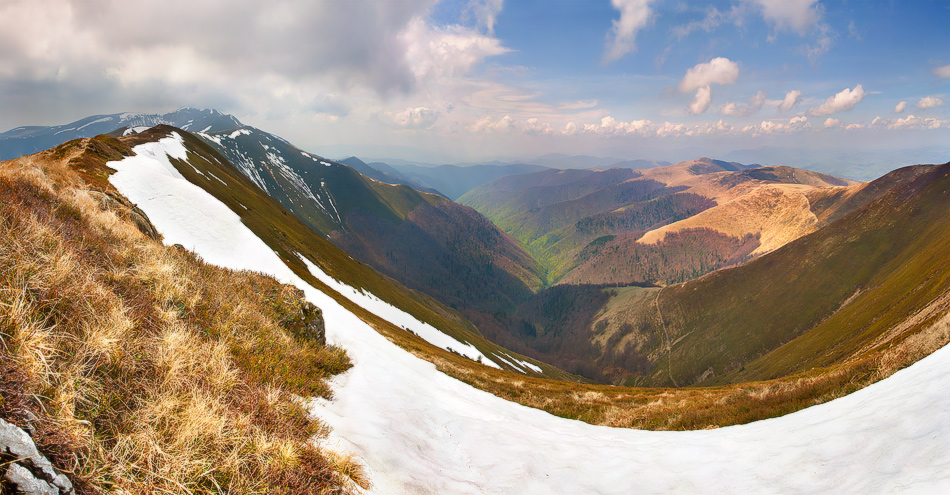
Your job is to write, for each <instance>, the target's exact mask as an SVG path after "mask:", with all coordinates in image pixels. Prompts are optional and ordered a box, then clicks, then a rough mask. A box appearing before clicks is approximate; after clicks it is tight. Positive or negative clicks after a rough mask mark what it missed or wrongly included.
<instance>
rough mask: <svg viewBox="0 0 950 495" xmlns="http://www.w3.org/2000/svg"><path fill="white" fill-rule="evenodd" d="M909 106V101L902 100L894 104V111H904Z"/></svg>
mask: <svg viewBox="0 0 950 495" xmlns="http://www.w3.org/2000/svg"><path fill="white" fill-rule="evenodd" d="M906 108H907V102H906V101H902V102H900V103H898V104H897V105H895V106H894V113H904V109H906Z"/></svg>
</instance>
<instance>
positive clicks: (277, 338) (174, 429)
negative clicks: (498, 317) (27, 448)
mask: <svg viewBox="0 0 950 495" xmlns="http://www.w3.org/2000/svg"><path fill="white" fill-rule="evenodd" d="M74 143H76V142H74ZM131 153H132V150H131V149H129V147H128V146H126V145H124V144H122V143H121V142H119V141H118V140H115V139H108V138H104V139H100V140H99V141H90V142H87V143H86V144H85V145H66V146H63V147H60V148H58V149H54V150H51V151H48V152H44V153H41V154H38V155H32V156H28V157H24V158H20V159H17V160H13V161H7V162H2V163H0V197H2V198H3V200H2V201H0V253H2V254H0V344H2V345H0V419H2V420H3V421H4V422H8V423H9V424H10V425H15V426H16V427H22V428H24V430H20V431H26V432H28V433H29V435H27V433H23V434H22V436H23V437H26V438H27V439H31V437H32V440H34V441H36V444H37V447H38V449H39V451H40V452H41V453H42V454H44V455H45V456H46V457H48V458H49V459H50V461H51V462H52V464H53V466H55V468H57V469H58V470H59V472H60V473H66V474H68V478H69V480H70V482H71V484H72V486H73V488H75V490H76V493H81V494H93V493H113V492H123V493H151V492H164V493H169V492H171V493H176V492H179V491H180V489H181V487H183V486H188V487H189V488H188V491H190V492H202V493H211V492H214V491H216V490H218V487H220V486H228V487H229V488H230V489H231V490H233V491H235V492H241V493H251V492H258V493H259V492H268V493H288V494H289V493H294V494H296V493H325V492H326V491H327V490H332V491H337V492H340V493H355V490H354V488H355V484H354V483H359V484H360V485H363V486H364V487H365V486H368V484H367V483H366V478H365V477H364V474H363V470H362V467H361V466H360V465H359V464H358V463H357V462H356V461H354V460H353V459H352V458H351V457H346V456H341V455H339V454H338V453H336V452H333V451H332V450H328V449H327V447H326V444H325V438H326V425H325V424H324V423H321V422H319V421H315V420H313V419H311V418H310V417H309V414H308V412H307V411H306V410H305V409H304V408H303V407H301V405H300V404H299V403H298V402H297V401H296V400H295V397H297V396H308V397H309V396H323V397H330V396H331V395H332V391H331V390H330V388H329V385H328V383H327V381H326V379H327V378H328V377H329V376H331V375H333V374H337V373H340V372H342V371H345V370H346V369H348V368H349V367H350V366H351V364H350V361H349V358H348V357H347V356H346V354H345V353H344V351H343V350H342V349H340V348H337V347H332V346H330V347H327V346H326V345H325V337H324V324H323V317H322V314H321V311H320V309H319V308H316V307H315V306H313V305H312V304H310V303H308V302H306V301H305V300H303V293H302V292H301V291H300V290H298V289H296V288H293V287H291V286H288V285H283V284H281V283H279V282H277V281H276V280H275V279H273V278H271V277H268V276H265V275H262V274H259V273H255V272H248V271H233V270H228V269H224V268H219V267H216V266H213V265H210V264H208V263H206V262H204V261H202V260H201V259H200V258H199V257H198V256H196V255H195V254H193V253H190V252H188V251H186V250H184V249H179V248H176V247H172V246H162V244H161V243H160V242H159V241H160V234H158V233H157V232H156V230H155V229H154V227H153V226H152V224H151V223H150V222H149V220H148V217H147V216H146V215H145V214H144V213H143V212H142V210H140V209H138V208H135V207H134V206H133V205H131V204H130V203H129V202H128V200H127V199H125V198H123V197H122V196H121V195H119V194H117V193H116V191H115V190H114V189H112V188H111V187H108V185H107V184H108V183H106V182H103V181H102V180H101V179H102V176H100V175H98V174H97V173H96V171H95V170H96V169H95V166H101V164H102V163H104V162H105V160H108V159H122V158H124V157H125V156H126V155H130V154H131ZM90 167H92V168H90ZM87 181H88V182H91V183H93V184H95V185H93V186H90V185H89V184H88V183H87ZM278 363H279V364H278ZM8 423H2V425H3V426H4V438H3V441H4V442H7V441H9V440H10V438H11V437H9V436H8V435H9V434H10V430H9V427H8ZM4 445H7V444H6V443H4ZM15 452H16V451H14V452H13V454H15ZM17 457H18V456H17V455H11V452H8V451H6V450H3V451H0V459H2V462H3V470H4V472H5V473H7V476H5V477H4V479H3V480H2V481H0V487H2V491H3V493H14V491H13V487H12V483H13V482H14V479H13V478H12V477H11V476H10V475H9V473H10V472H11V471H8V470H7V468H8V467H9V466H16V467H20V466H21V464H18V463H22V462H23V461H24V459H22V458H17ZM32 462H33V465H34V466H35V465H36V460H35V459H34V460H33V461H32ZM26 465H27V466H29V461H28V462H27V464H26ZM208 466H213V467H214V469H208ZM11 469H12V468H11ZM24 470H26V469H24ZM34 472H35V471H34ZM39 479H43V478H42V476H41V477H40V478H39ZM47 479H48V478H47ZM59 482H60V483H61V479H60V480H59ZM59 486H63V485H62V484H60V485H59ZM21 488H22V485H21ZM8 489H9V490H10V491H9V492H8V491H7V490H8ZM37 493H38V492H37ZM43 493H47V492H43ZM57 493H58V492H57Z"/></svg>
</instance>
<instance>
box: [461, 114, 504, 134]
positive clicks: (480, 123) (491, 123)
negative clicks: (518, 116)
mask: <svg viewBox="0 0 950 495" xmlns="http://www.w3.org/2000/svg"><path fill="white" fill-rule="evenodd" d="M514 124H515V119H513V118H511V116H510V115H505V116H504V117H501V118H500V119H498V120H493V119H492V118H491V117H490V116H485V117H482V118H480V119H478V120H476V121H475V122H474V123H473V124H472V125H470V126H468V130H469V131H472V132H489V133H490V132H499V133H504V132H508V131H510V130H512V129H513V128H514Z"/></svg>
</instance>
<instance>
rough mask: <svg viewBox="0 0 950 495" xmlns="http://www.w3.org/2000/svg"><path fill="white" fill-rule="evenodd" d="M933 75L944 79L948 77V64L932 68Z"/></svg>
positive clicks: (949, 70) (949, 71)
mask: <svg viewBox="0 0 950 495" xmlns="http://www.w3.org/2000/svg"><path fill="white" fill-rule="evenodd" d="M934 75H935V76H937V77H942V78H944V79H950V65H943V66H940V67H935V68H934Z"/></svg>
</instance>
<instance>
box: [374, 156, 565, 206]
mask: <svg viewBox="0 0 950 495" xmlns="http://www.w3.org/2000/svg"><path fill="white" fill-rule="evenodd" d="M370 166H372V167H374V168H377V167H378V168H377V169H385V168H389V169H395V170H396V171H398V172H399V174H401V175H402V176H403V177H404V178H406V179H407V180H410V181H413V182H415V183H417V184H421V185H422V186H424V187H431V188H432V189H435V190H437V191H439V192H441V193H442V194H444V195H445V196H446V197H448V198H449V199H451V200H453V201H455V200H457V199H458V198H459V197H460V196H462V195H463V194H465V193H466V192H468V191H470V190H472V189H474V188H475V187H478V186H480V185H482V184H484V183H486V182H489V181H491V180H494V179H496V178H498V177H502V176H506V175H519V174H527V173H532V172H538V171H540V170H545V169H546V167H543V166H540V165H528V164H523V163H515V164H509V165H467V166H459V165H440V166H438V167H423V166H419V165H408V164H406V165H392V166H391V167H390V166H389V165H386V164H378V163H371V164H370Z"/></svg>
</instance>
